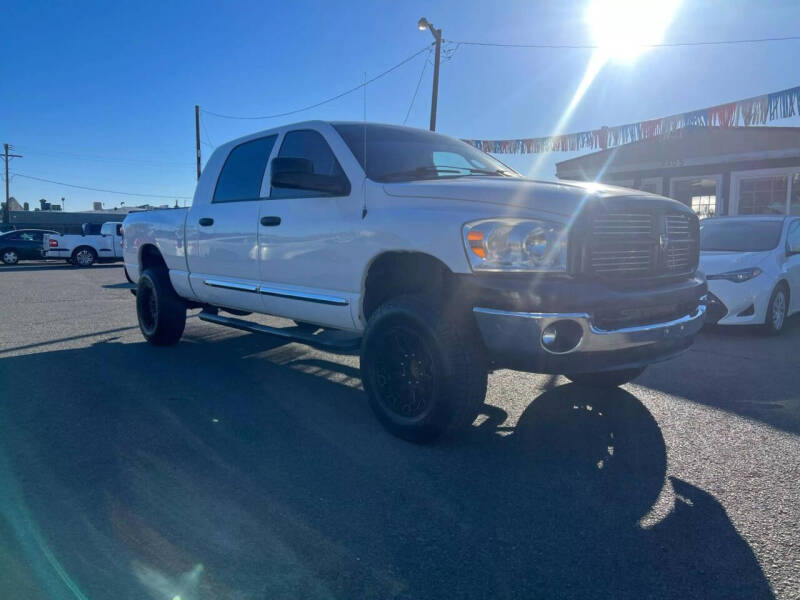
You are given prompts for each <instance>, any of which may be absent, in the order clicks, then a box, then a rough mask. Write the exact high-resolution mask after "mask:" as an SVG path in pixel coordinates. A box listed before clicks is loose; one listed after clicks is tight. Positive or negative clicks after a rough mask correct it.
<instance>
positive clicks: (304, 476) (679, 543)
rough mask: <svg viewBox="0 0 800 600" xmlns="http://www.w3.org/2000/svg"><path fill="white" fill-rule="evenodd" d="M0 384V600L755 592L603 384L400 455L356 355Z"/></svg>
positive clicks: (246, 359) (244, 355)
mask: <svg viewBox="0 0 800 600" xmlns="http://www.w3.org/2000/svg"><path fill="white" fill-rule="evenodd" d="M210 337H211V336H209V338H210ZM192 342H200V343H192ZM270 350H272V352H270ZM273 354H274V355H275V356H276V357H278V360H279V361H280V362H281V363H283V364H276V362H275V358H274V357H273ZM314 356H319V355H314ZM45 366H47V367H48V370H47V371H46V372H47V373H48V377H42V375H41V374H42V372H44V371H43V368H44V367H45ZM0 387H1V388H2V392H3V395H2V398H3V400H2V406H0V418H2V424H1V425H2V429H0V436H1V437H0V444H2V446H1V447H2V453H0V458H2V460H0V489H2V490H4V493H3V495H0V502H2V504H0V508H2V515H3V519H2V521H0V536H2V538H0V540H1V541H2V547H3V548H4V549H11V550H6V552H0V559H2V560H3V562H0V569H3V570H4V571H6V570H7V569H16V570H15V571H13V576H10V577H8V578H6V577H0V596H2V597H3V598H15V597H17V598H21V597H23V596H22V595H19V594H15V590H16V589H19V590H23V589H24V590H25V595H24V597H25V598H26V599H31V598H35V597H37V596H36V595H35V594H32V593H31V590H33V589H34V588H36V589H39V590H41V591H40V592H39V597H41V598H48V599H51V598H54V599H58V598H62V597H63V598H67V597H69V598H74V597H76V596H74V595H73V592H69V595H68V591H67V590H68V588H69V587H70V586H71V587H72V588H73V589H74V590H79V591H80V593H82V594H84V595H85V596H86V597H88V598H101V597H114V598H117V599H123V598H132V599H133V598H136V599H140V598H143V597H149V598H154V599H155V598H173V597H175V596H180V597H181V598H182V600H200V599H215V600H216V599H229V598H230V599H234V598H236V599H238V598H276V597H280V598H285V597H296V598H321V597H325V598H329V597H342V598H355V597H367V598H369V597H372V598H391V597H406V598H462V597H472V598H490V597H498V598H505V597H521V598H534V597H535V598H588V597H591V598H637V599H638V598H642V597H656V598H687V597H702V598H726V599H730V598H748V599H751V598H770V597H772V594H771V592H770V589H769V586H768V584H767V582H766V580H765V578H764V575H763V573H762V571H761V569H760V567H759V565H758V563H757V561H756V559H755V556H754V554H753V552H752V551H751V549H750V548H749V546H748V545H747V543H746V542H745V541H744V540H743V539H742V538H741V537H740V536H739V535H738V534H737V532H736V530H735V529H734V527H733V525H732V524H731V522H730V520H729V519H728V517H727V515H726V514H725V511H724V510H723V508H722V507H721V506H720V504H719V503H718V502H717V501H716V500H715V499H714V498H713V496H711V495H710V494H708V493H707V492H705V491H703V490H701V489H699V488H697V487H694V486H692V485H691V484H689V483H687V482H684V481H680V480H676V479H671V480H666V481H665V475H666V465H667V456H666V448H665V445H664V440H663V437H662V435H661V432H660V430H659V427H658V425H657V423H656V422H655V420H654V419H653V417H652V415H651V414H650V413H649V412H648V411H647V409H646V408H645V407H644V406H643V405H642V404H641V403H640V402H639V401H638V400H637V399H636V398H635V397H634V396H632V395H631V394H629V393H627V392H625V391H623V390H614V391H611V392H603V393H597V392H590V391H587V390H586V389H583V388H580V387H578V386H575V385H563V386H559V387H552V386H550V387H549V389H547V390H546V391H545V392H544V393H542V394H541V395H539V396H538V397H535V398H531V399H530V400H531V403H530V404H529V406H528V407H527V409H526V410H525V412H524V413H523V414H522V416H521V418H520V419H519V421H518V423H517V425H516V426H515V427H503V426H502V425H501V423H502V422H503V421H504V420H505V417H506V415H505V413H504V412H503V411H502V410H501V409H499V408H497V407H492V406H487V407H486V415H483V416H482V418H481V419H479V420H478V421H477V423H479V425H477V426H475V427H473V428H472V430H471V431H470V432H469V433H467V435H466V436H464V437H462V438H458V439H448V440H444V441H443V442H442V443H440V444H438V445H435V446H431V447H419V446H414V445H411V444H408V443H405V442H402V441H399V440H397V439H395V438H392V437H391V436H389V435H388V434H386V433H385V432H384V431H383V430H382V429H381V428H380V427H379V426H378V425H377V423H376V421H375V419H374V418H373V417H372V415H371V413H370V411H369V408H368V405H367V402H366V399H365V397H364V394H363V392H362V391H361V390H360V389H359V388H358V380H357V371H355V369H354V368H353V367H351V366H347V365H344V366H343V365H340V364H339V363H338V362H332V361H327V360H323V359H319V358H316V357H311V358H309V357H308V356H307V355H306V350H305V349H304V348H303V347H301V346H297V345H290V346H284V347H281V348H277V349H276V346H270V345H269V342H267V341H266V340H265V339H264V338H263V337H258V336H247V335H244V336H235V337H224V338H222V339H220V340H216V341H214V340H211V339H208V338H197V337H194V338H193V337H192V336H191V335H187V337H186V341H185V342H183V343H181V344H180V345H179V346H177V347H175V348H154V347H151V346H148V345H147V344H145V343H140V344H121V343H98V344H95V345H93V346H91V347H88V348H83V349H77V350H61V351H53V352H48V353H41V354H33V355H27V356H16V357H10V358H6V359H4V360H3V361H2V362H0ZM654 505H656V506H657V507H660V509H659V510H660V511H661V512H660V514H659V515H658V517H657V518H655V519H651V521H648V523H649V527H648V528H645V527H643V526H641V525H640V521H641V520H642V518H643V517H645V516H646V515H649V514H652V513H651V510H652V508H653V506H654ZM645 521H647V519H645ZM7 556H12V557H13V556H17V558H16V560H15V561H12V560H11V559H10V558H7ZM22 564H24V565H27V568H28V570H27V571H23V570H20V565H22ZM8 572H9V573H11V571H8ZM34 582H35V586H34ZM3 587H6V588H8V589H3Z"/></svg>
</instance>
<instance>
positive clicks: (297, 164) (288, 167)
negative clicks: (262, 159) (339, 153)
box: [270, 157, 350, 196]
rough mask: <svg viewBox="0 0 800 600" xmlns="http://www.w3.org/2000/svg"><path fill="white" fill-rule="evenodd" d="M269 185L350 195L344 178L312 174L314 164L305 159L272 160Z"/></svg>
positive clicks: (347, 183)
mask: <svg viewBox="0 0 800 600" xmlns="http://www.w3.org/2000/svg"><path fill="white" fill-rule="evenodd" d="M270 185H271V186H272V187H275V188H288V189H293V190H309V191H313V192H323V193H325V194H328V195H330V196H346V195H347V194H349V193H350V182H349V181H347V179H346V178H345V177H340V176H336V175H321V174H319V173H314V164H313V163H312V162H311V161H310V160H308V159H306V158H293V157H278V158H273V159H272V165H271V167H270Z"/></svg>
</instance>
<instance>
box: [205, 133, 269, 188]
mask: <svg viewBox="0 0 800 600" xmlns="http://www.w3.org/2000/svg"><path fill="white" fill-rule="evenodd" d="M277 137H278V136H276V135H271V136H269V137H265V138H259V139H257V140H252V141H250V142H245V143H244V144H239V145H238V146H236V148H234V149H233V150H231V153H230V154H229V155H228V159H227V160H226V161H225V165H224V166H223V167H222V172H221V173H220V174H219V179H218V180H217V188H216V189H215V190H214V199H213V200H212V202H239V201H241V200H258V198H259V196H260V194H261V180H262V179H263V177H264V169H265V168H266V166H267V160H268V159H269V154H270V152H272V146H274V145H275V139H276V138H277Z"/></svg>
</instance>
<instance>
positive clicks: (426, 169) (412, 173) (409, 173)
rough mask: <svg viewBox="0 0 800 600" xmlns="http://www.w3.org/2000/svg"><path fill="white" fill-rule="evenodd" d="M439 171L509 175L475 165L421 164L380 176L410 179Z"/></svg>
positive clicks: (429, 175) (500, 170) (462, 174)
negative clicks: (413, 167) (414, 167)
mask: <svg viewBox="0 0 800 600" xmlns="http://www.w3.org/2000/svg"><path fill="white" fill-rule="evenodd" d="M439 173H448V174H449V173H452V174H453V176H456V177H466V176H468V175H492V176H501V177H509V176H510V175H509V173H508V172H507V171H504V170H503V169H478V168H475V167H452V166H449V165H423V166H421V167H417V168H416V169H408V170H406V171H396V172H394V173H386V174H385V175H382V176H381V179H382V180H384V181H385V180H387V179H403V178H406V177H411V178H412V179H430V178H431V176H432V175H433V176H435V175H438V174H439Z"/></svg>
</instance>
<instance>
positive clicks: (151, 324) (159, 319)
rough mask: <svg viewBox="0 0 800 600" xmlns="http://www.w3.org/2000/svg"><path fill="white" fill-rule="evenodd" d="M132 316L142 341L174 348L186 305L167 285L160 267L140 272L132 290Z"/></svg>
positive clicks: (184, 325)
mask: <svg viewBox="0 0 800 600" xmlns="http://www.w3.org/2000/svg"><path fill="white" fill-rule="evenodd" d="M136 315H137V316H138V317H139V329H140V330H141V332H142V335H143V336H144V337H145V339H146V340H147V341H148V342H150V343H151V344H153V345H155V346H172V345H174V344H177V343H178V341H179V340H180V339H181V336H182V335H183V329H184V327H186V302H184V300H183V299H181V297H180V296H178V294H176V293H175V290H174V289H173V288H172V284H171V283H170V281H169V274H168V272H167V270H166V269H165V268H163V267H151V268H149V269H145V270H144V271H143V272H142V276H141V277H139V283H138V284H137V286H136Z"/></svg>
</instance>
